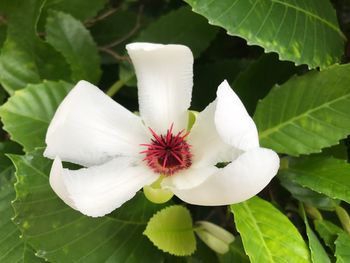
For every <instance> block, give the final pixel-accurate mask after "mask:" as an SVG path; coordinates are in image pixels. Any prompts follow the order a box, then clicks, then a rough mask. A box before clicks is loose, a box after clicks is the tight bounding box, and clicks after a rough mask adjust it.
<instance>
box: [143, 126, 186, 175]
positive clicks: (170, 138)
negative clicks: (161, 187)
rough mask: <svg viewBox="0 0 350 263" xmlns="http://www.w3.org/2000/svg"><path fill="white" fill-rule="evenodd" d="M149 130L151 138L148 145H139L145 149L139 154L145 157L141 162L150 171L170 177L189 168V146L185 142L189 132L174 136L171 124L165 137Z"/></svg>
mask: <svg viewBox="0 0 350 263" xmlns="http://www.w3.org/2000/svg"><path fill="white" fill-rule="evenodd" d="M149 130H150V131H151V133H152V135H153V138H152V139H151V142H150V143H145V144H141V146H144V147H147V149H146V150H144V151H142V152H140V153H141V154H145V155H146V157H145V158H144V159H143V160H144V161H146V162H147V164H148V166H149V167H150V168H152V170H154V171H155V172H156V173H160V174H162V175H165V176H170V175H173V174H174V173H176V172H178V171H180V170H184V169H186V168H188V167H190V166H191V164H192V161H191V158H192V154H191V152H190V148H191V146H190V145H189V144H188V143H187V142H186V140H185V138H186V137H187V135H188V134H189V132H184V130H182V131H180V132H178V133H177V134H176V135H174V134H173V124H172V125H171V126H170V129H169V130H167V133H166V134H165V135H158V134H157V133H156V132H155V131H154V130H152V129H151V128H149Z"/></svg>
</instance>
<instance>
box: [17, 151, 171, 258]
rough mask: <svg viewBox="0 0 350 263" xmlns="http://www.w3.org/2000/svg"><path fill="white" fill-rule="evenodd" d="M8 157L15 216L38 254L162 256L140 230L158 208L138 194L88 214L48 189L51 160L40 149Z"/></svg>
mask: <svg viewBox="0 0 350 263" xmlns="http://www.w3.org/2000/svg"><path fill="white" fill-rule="evenodd" d="M10 158H11V160H12V161H13V163H14V164H15V166H16V171H17V172H16V177H17V183H16V185H15V189H16V200H15V202H14V204H13V205H14V208H15V212H16V216H15V219H14V221H15V222H16V224H18V226H19V228H20V230H21V232H22V235H23V239H24V240H25V241H26V242H28V243H29V244H30V245H31V246H33V248H35V249H36V250H37V254H38V255H39V256H40V257H43V258H45V259H46V260H49V261H50V262H77V261H80V262H163V260H164V256H163V255H162V254H161V253H160V251H159V250H157V249H156V248H155V247H154V246H153V245H152V243H151V242H149V240H147V238H146V237H145V236H143V235H142V232H143V231H144V229H145V228H146V223H147V221H148V219H149V218H150V217H151V216H152V214H153V213H154V212H155V211H157V209H158V206H157V205H154V204H152V203H150V202H149V201H147V200H146V199H145V198H144V196H143V195H142V194H139V195H137V196H136V197H134V199H133V200H131V201H129V202H128V203H126V204H125V205H123V206H122V207H121V208H119V209H118V210H116V211H115V212H114V213H113V214H112V215H110V216H105V217H102V218H91V217H87V216H84V215H82V214H80V213H79V212H77V211H75V210H73V209H71V208H70V207H68V206H67V205H66V204H65V203H63V202H62V201H61V200H60V199H59V198H58V197H57V195H56V194H55V193H54V192H53V191H52V189H51V188H50V185H49V180H48V173H49V170H50V167H51V163H52V162H51V161H50V160H48V159H45V158H43V157H42V153H41V152H40V151H38V152H35V153H31V154H28V155H26V156H18V155H11V156H10Z"/></svg>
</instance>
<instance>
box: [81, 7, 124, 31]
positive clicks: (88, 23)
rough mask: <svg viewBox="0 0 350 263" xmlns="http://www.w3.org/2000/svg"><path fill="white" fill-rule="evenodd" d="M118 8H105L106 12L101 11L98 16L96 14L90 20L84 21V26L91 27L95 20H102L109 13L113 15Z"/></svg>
mask: <svg viewBox="0 0 350 263" xmlns="http://www.w3.org/2000/svg"><path fill="white" fill-rule="evenodd" d="M117 10H118V8H112V9H109V10H107V11H106V12H104V13H102V14H101V15H99V16H96V17H95V18H92V19H90V20H87V21H86V22H84V24H85V26H86V27H91V26H93V25H94V24H95V23H96V22H98V21H100V20H103V19H105V18H107V17H109V16H111V15H113V14H114V13H115V12H117Z"/></svg>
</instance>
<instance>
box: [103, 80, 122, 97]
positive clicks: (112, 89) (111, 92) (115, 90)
mask: <svg viewBox="0 0 350 263" xmlns="http://www.w3.org/2000/svg"><path fill="white" fill-rule="evenodd" d="M124 84H125V80H123V79H120V80H118V81H117V82H115V83H114V84H113V85H112V86H111V87H110V88H109V89H108V90H107V92H106V94H107V95H108V96H110V97H113V96H114V95H115V94H117V93H118V91H119V90H120V89H121V88H122V87H123V86H124Z"/></svg>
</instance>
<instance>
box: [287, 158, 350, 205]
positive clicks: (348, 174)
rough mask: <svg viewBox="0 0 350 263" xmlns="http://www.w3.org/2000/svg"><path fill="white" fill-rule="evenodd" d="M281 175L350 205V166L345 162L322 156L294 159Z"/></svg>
mask: <svg viewBox="0 0 350 263" xmlns="http://www.w3.org/2000/svg"><path fill="white" fill-rule="evenodd" d="M280 173H281V174H282V175H283V176H286V177H288V178H289V179H290V180H292V181H293V182H295V183H298V184H300V185H302V186H303V187H308V188H310V189H312V190H314V191H316V192H319V193H322V194H325V195H327V196H329V197H331V198H335V199H340V200H343V201H345V202H348V203H350V180H349V179H350V164H348V163H347V162H346V161H345V160H338V159H334V158H332V157H322V156H312V157H306V158H301V159H292V160H291V161H290V163H289V167H288V169H283V170H281V171H280Z"/></svg>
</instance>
